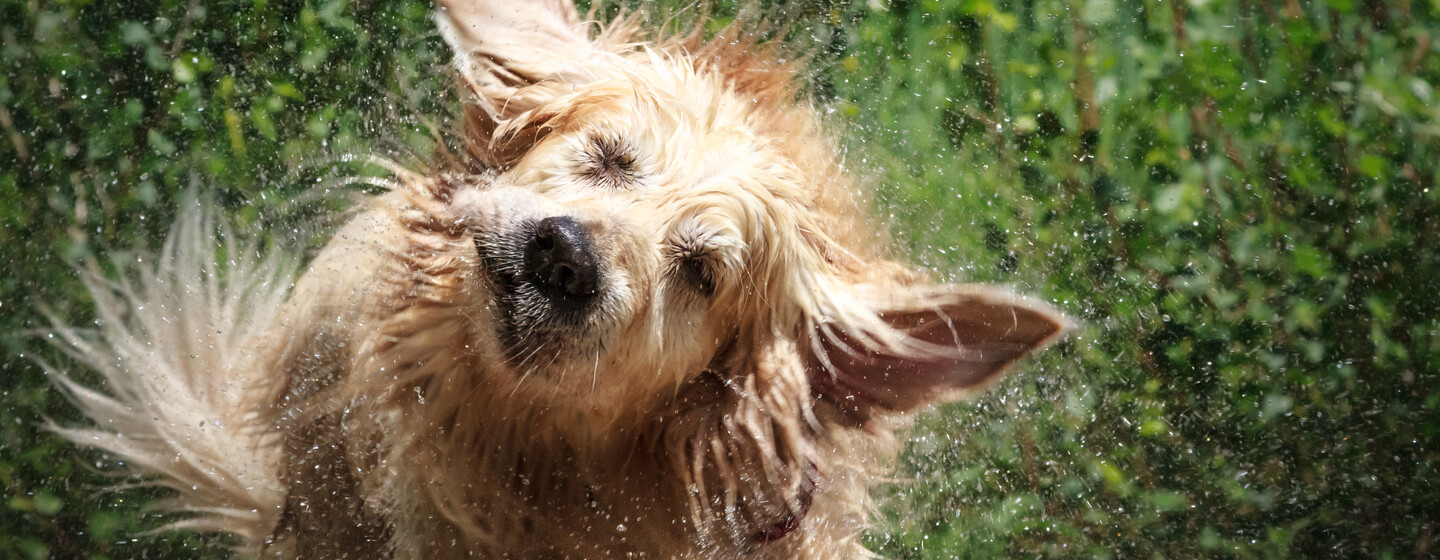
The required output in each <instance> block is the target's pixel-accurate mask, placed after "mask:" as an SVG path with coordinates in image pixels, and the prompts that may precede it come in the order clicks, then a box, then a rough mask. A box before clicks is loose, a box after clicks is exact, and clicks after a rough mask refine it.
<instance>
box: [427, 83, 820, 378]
mask: <svg viewBox="0 0 1440 560" xmlns="http://www.w3.org/2000/svg"><path fill="white" fill-rule="evenodd" d="M617 63H624V64H627V66H628V65H630V63H629V62H628V61H623V60H622V61H617ZM654 65H655V66H658V68H657V67H652V66H651V65H649V64H634V65H633V67H629V68H626V70H627V72H625V73H624V74H623V75H622V76H621V77H619V78H617V79H615V80H613V81H609V82H605V83H600V84H595V85H590V86H586V87H579V88H576V91H574V92H572V93H568V94H567V95H566V96H564V97H565V98H563V99H558V100H557V101H556V103H558V104H560V106H562V107H564V113H563V114H555V115H553V116H547V120H546V122H545V124H544V126H545V127H547V128H546V130H544V131H543V135H542V136H541V137H539V138H522V139H517V140H516V141H521V142H531V141H533V143H531V144H529V145H527V146H525V147H524V149H523V150H520V151H519V152H518V153H517V154H516V155H515V157H514V160H513V161H511V162H506V165H505V166H504V168H503V171H502V172H501V173H499V174H498V176H496V177H494V178H493V179H492V180H491V181H490V182H489V183H488V184H487V185H484V186H481V187H480V188H477V189H472V190H466V191H463V193H462V195H461V197H460V198H459V199H458V200H457V203H456V205H455V206H456V208H457V211H458V213H459V215H460V216H462V217H463V218H464V219H465V220H466V223H467V225H468V227H469V228H470V229H471V231H472V233H473V237H474V240H475V249H476V251H477V254H478V256H479V262H480V268H481V269H483V274H482V275H481V276H480V278H481V284H483V288H482V291H483V292H485V293H487V294H488V295H489V304H490V305H491V309H492V310H493V317H494V321H493V324H494V325H495V328H494V336H495V337H496V339H497V343H498V346H499V347H500V348H501V349H502V351H503V354H504V357H505V360H506V361H507V364H509V366H510V367H505V368H500V369H502V370H504V371H506V372H508V373H509V374H511V375H515V376H517V379H516V382H517V383H519V382H520V378H524V383H526V384H542V385H547V384H548V385H550V386H551V388H552V389H553V390H554V391H557V392H559V393H561V394H564V395H567V396H574V397H580V398H585V397H587V396H595V395H600V396H604V397H605V398H609V397H612V396H614V395H615V391H614V390H613V389H606V388H602V387H601V386H602V385H607V386H608V385H612V384H615V383H623V384H625V385H626V387H627V389H628V390H635V391H639V392H641V393H647V392H653V391H654V390H657V389H659V388H660V387H662V386H665V385H669V386H670V387H675V386H677V385H678V384H679V383H681V382H683V381H684V380H685V377H686V376H687V375H692V374H695V373H698V372H700V371H702V370H703V369H704V368H705V367H706V366H707V364H708V362H709V361H711V360H712V359H713V358H714V357H715V356H716V353H717V351H718V349H719V348H720V347H721V346H722V345H724V344H725V343H726V341H728V340H732V339H733V337H734V336H735V335H736V332H735V330H736V328H737V321H736V317H738V316H740V315H743V314H745V313H747V311H745V310H744V308H745V307H746V306H747V305H748V304H749V302H751V301H753V299H754V298H755V297H757V296H763V294H764V292H765V291H766V289H767V284H766V283H767V282H769V280H770V279H768V278H765V277H764V275H765V274H767V272H765V269H767V268H769V266H770V265H769V263H768V262H766V261H767V260H768V259H772V258H774V257H776V256H777V255H773V254H769V252H768V251H766V249H767V245H769V246H770V247H769V248H772V249H778V250H780V251H782V252H790V251H794V250H795V249H794V248H791V247H784V246H782V245H783V244H786V243H796V242H797V241H798V240H796V239H791V238H794V237H798V233H799V232H797V231H795V229H794V228H795V224H785V223H776V217H779V216H785V215H786V214H789V213H793V212H794V210H793V209H787V208H782V206H785V205H789V204H794V201H792V200H787V199H786V197H787V196H791V193H792V192H798V189H799V185H797V184H796V183H797V181H798V180H799V178H800V174H799V173H797V172H796V171H795V170H794V166H793V164H792V163H791V162H789V161H787V160H786V158H785V157H784V156H783V155H782V154H780V153H777V151H776V150H774V149H772V148H770V147H768V146H766V145H765V143H764V142H763V141H761V140H760V139H759V138H758V137H757V135H756V134H755V133H754V132H753V131H751V130H749V129H748V127H747V126H746V123H744V122H743V121H741V120H740V117H741V116H743V115H742V114H741V113H740V111H738V110H736V109H735V108H731V107H727V106H726V105H730V104H736V102H735V101H734V100H731V99H725V100H724V101H722V102H721V103H720V104H719V105H720V107H718V108H715V107H713V106H711V107H705V106H701V107H694V106H692V105H693V104H692V103H689V102H688V100H691V99H696V98H700V99H704V101H705V103H707V104H710V103H714V100H715V97H716V95H715V93H716V90H718V89H719V87H720V85H719V84H716V83H713V80H711V79H706V78H705V77H703V76H697V75H695V74H693V72H685V73H683V74H680V75H678V76H677V75H676V74H677V70H681V68H680V67H679V66H678V64H675V63H672V62H670V61H663V60H657V61H655V62H654ZM757 274H759V275H760V277H758V278H757ZM627 392H628V391H627Z"/></svg>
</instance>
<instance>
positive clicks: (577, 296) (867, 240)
mask: <svg viewBox="0 0 1440 560" xmlns="http://www.w3.org/2000/svg"><path fill="white" fill-rule="evenodd" d="M437 20H438V22H439V24H440V27H441V32H442V34H443V35H444V37H445V38H446V40H447V41H448V42H449V43H450V45H451V47H452V48H453V49H454V50H455V52H456V64H457V68H458V70H459V75H460V77H461V78H462V83H463V84H464V88H463V89H464V90H465V94H466V97H467V105H466V111H465V119H466V135H467V141H468V143H469V146H468V150H469V156H470V158H471V159H472V160H473V161H475V162H476V163H477V164H478V165H476V167H477V168H481V169H484V170H486V171H485V172H484V173H480V174H475V175H466V176H454V177H450V178H447V179H445V180H444V181H442V182H443V183H445V187H444V188H443V189H442V190H443V191H444V192H443V193H441V194H439V195H435V194H434V193H431V195H429V196H432V198H438V199H443V200H440V201H439V202H434V201H432V202H433V203H434V204H435V205H438V206H437V208H438V207H439V206H443V209H437V210H433V211H430V215H431V216H432V217H439V216H443V218H441V219H440V220H439V221H440V222H444V223H441V224H440V225H439V226H437V227H439V228H441V229H447V228H448V229H447V231H451V232H452V233H453V232H454V231H457V229H456V228H460V229H463V237H464V239H465V241H466V247H465V250H467V251H471V252H472V254H471V255H469V257H470V259H469V260H468V261H467V262H466V263H463V266H464V267H468V268H469V270H459V271H457V272H455V274H457V275H459V276H460V277H461V280H460V281H458V282H457V283H456V285H457V286H460V287H463V291H464V295H463V296H462V297H464V298H466V299H465V301H464V302H463V305H461V306H460V307H461V308H462V311H463V312H464V316H465V317H466V318H467V319H468V322H469V324H468V326H467V329H468V330H471V331H473V332H471V333H468V336H470V337H471V339H470V340H467V341H466V343H465V345H466V347H467V348H468V349H469V351H471V352H472V353H474V354H480V355H483V356H484V358H483V359H482V360H481V361H482V362H483V363H482V364H481V365H482V366H483V367H484V369H485V370H486V371H485V372H484V375H485V376H488V377H490V378H492V379H499V380H501V381H497V383H500V382H503V383H508V384H509V385H510V386H513V387H514V388H513V393H512V396H513V397H514V399H513V400H517V401H523V402H526V403H528V405H527V406H543V407H555V408H571V409H574V410H577V411H581V410H584V411H590V412H589V413H593V414H599V415H600V416H604V417H606V420H607V421H608V420H614V419H615V418H616V415H617V414H620V412H619V411H622V410H623V411H639V412H641V413H643V412H644V411H647V410H652V409H654V407H659V406H664V403H665V402H666V401H667V399H671V398H673V397H674V396H676V395H677V394H678V393H679V389H680V388H681V387H682V386H684V385H685V384H686V383H688V382H690V381H692V380H694V379H696V378H697V377H699V376H701V375H702V374H703V373H705V372H716V373H717V374H718V375H719V376H721V377H727V378H733V377H737V376H743V375H748V374H750V373H751V372H750V371H748V370H752V369H755V368H757V367H758V366H757V362H758V358H756V356H758V355H759V354H761V353H762V352H761V351H763V350H765V349H767V348H771V347H773V346H774V344H775V343H776V341H786V342H787V343H788V344H789V346H787V347H788V348H793V349H795V352H797V353H798V355H797V356H796V359H795V360H793V362H794V363H795V364H797V365H796V368H798V369H800V370H803V371H792V372H785V373H783V374H777V375H783V376H787V378H788V379H790V380H791V381H792V382H793V383H799V384H803V385H806V387H803V388H800V387H797V389H800V390H803V391H804V392H805V393H806V394H808V395H813V396H814V397H816V398H819V399H821V400H825V401H827V402H831V403H834V404H836V406H837V407H839V408H842V409H844V410H846V411H847V412H846V414H848V415H850V417H852V418H854V419H856V420H857V421H864V419H866V418H868V417H869V415H871V414H872V413H874V412H876V411H906V410H910V409H912V408H915V407H917V406H920V405H922V404H925V403H927V402H930V401H932V400H935V399H938V398H944V397H947V396H951V395H954V394H956V393H960V392H964V391H966V390H970V389H973V388H975V387H977V386H980V385H983V384H985V383H986V382H988V381H989V380H991V379H992V378H994V377H995V375H996V373H998V372H999V371H1000V370H1001V369H1002V368H1003V367H1004V366H1005V365H1007V364H1009V363H1010V362H1012V361H1014V360H1015V359H1017V358H1018V357H1020V356H1021V355H1023V354H1024V353H1026V352H1028V351H1030V350H1032V349H1034V348H1036V347H1038V346H1041V345H1043V344H1045V343H1047V342H1048V341H1050V340H1052V339H1053V338H1054V337H1055V336H1057V335H1058V334H1059V333H1060V332H1061V331H1062V330H1064V328H1065V321H1064V319H1063V318H1062V317H1061V316H1060V315H1058V314H1056V313H1054V312H1052V311H1050V310H1049V309H1048V308H1047V307H1045V306H1044V305H1038V304H1033V303H1026V302H1025V301H1023V300H1022V298H1019V297H1017V296H1013V295H1010V294H1008V293H1006V292H999V291H992V290H985V289H981V288H977V287H973V286H935V285H930V284H927V283H924V282H922V281H920V280H919V276H918V275H916V274H914V273H911V272H909V271H907V270H906V269H904V267H901V266H899V265H897V264H895V263H893V262H891V261H888V260H886V259H883V258H879V257H877V256H876V254H877V253H876V251H875V250H874V247H873V246H874V245H876V243H874V241H873V239H872V237H873V236H872V234H870V233H868V231H869V230H868V228H867V227H866V223H865V220H864V217H863V212H861V211H860V210H859V208H858V207H859V206H860V203H858V202H857V200H859V197H858V196H857V195H856V194H855V189H854V187H853V184H852V183H851V182H850V181H849V180H848V179H847V178H846V177H845V175H844V173H843V172H842V171H841V170H840V169H839V165H838V162H837V157H836V155H835V154H834V150H833V148H832V146H830V144H829V143H828V142H827V141H826V140H825V137H824V136H823V135H822V134H821V133H820V132H819V130H818V128H817V125H816V122H815V117H814V114H813V112H812V111H811V110H810V109H809V108H808V106H806V105H805V104H804V103H803V102H802V101H801V100H800V99H799V96H798V95H796V93H795V90H794V89H792V83H791V82H792V81H793V76H794V71H793V69H792V68H790V67H789V66H788V65H787V63H786V62H785V61H783V60H782V59H779V58H778V57H775V56H767V55H766V53H765V49H757V48H755V45H754V44H753V42H749V41H746V40H745V39H744V38H743V36H740V35H738V34H736V33H732V34H729V35H725V36H723V37H722V38H720V39H717V40H712V41H709V42H702V41H700V40H698V39H696V38H695V37H693V36H692V37H685V38H678V39H669V40H659V41H657V42H638V40H637V39H636V37H637V32H636V30H635V27H634V26H633V25H630V24H627V23H625V22H623V21H622V22H618V23H615V24H612V25H611V26H610V27H609V28H608V29H606V30H603V31H600V32H598V33H596V34H595V35H596V36H595V37H594V38H592V37H591V33H590V31H591V28H590V27H587V25H585V24H582V23H581V22H580V20H579V18H578V16H577V14H576V12H575V9H574V7H573V5H571V4H570V3H569V2H568V1H565V0H533V1H529V2H498V1H497V2H487V1H471V0H450V1H445V2H441V9H440V12H439V14H438V16H437ZM433 221H434V220H432V222H433ZM412 252H413V250H412ZM415 266H420V267H422V268H423V267H424V266H432V267H433V266H434V265H433V263H432V265H415ZM457 266H459V265H457ZM446 270H450V269H446Z"/></svg>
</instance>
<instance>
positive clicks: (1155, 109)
mask: <svg viewBox="0 0 1440 560" xmlns="http://www.w3.org/2000/svg"><path fill="white" fill-rule="evenodd" d="M121 4H126V5H121ZM128 4H135V5H134V6H129V5H128ZM142 4H143V3H136V2H125V3H120V2H93V3H86V2H60V3H20V2H18V1H16V0H0V39H3V40H0V67H3V68H4V70H3V71H0V108H3V109H4V113H3V114H0V117H3V118H0V125H3V126H0V333H7V334H6V335H5V336H3V338H0V341H3V344H4V345H5V347H6V354H5V357H4V358H3V360H4V361H3V362H0V378H3V379H4V381H3V382H0V431H3V433H0V484H3V490H4V492H5V496H4V499H3V501H0V556H5V557H16V558H42V557H46V556H51V557H57V558H72V557H79V558H84V557H109V558H129V557H136V556H139V555H140V554H141V552H142V551H151V552H155V553H158V554H155V555H158V556H163V557H196V556H202V557H203V556H209V555H214V554H215V552H214V550H213V549H212V548H208V544H207V543H208V542H209V541H207V540H205V539H202V538H199V537H195V536H183V535H182V536H174V535H167V536H158V537H157V536H142V535H140V532H141V531H142V530H143V529H144V528H147V527H152V526H153V525H154V523H155V521H156V520H155V519H153V516H147V515H143V513H144V512H145V511H146V504H147V503H148V501H149V500H150V499H151V498H153V496H151V495H149V494H147V493H145V492H137V491H131V492H121V493H115V494H103V495H97V494H96V493H95V490H94V489H95V488H96V487H97V485H99V484H101V483H102V482H103V481H105V480H107V479H106V478H105V476H104V474H103V473H102V472H99V471H98V470H97V466H96V465H97V464H99V463H100V462H101V459H102V458H101V457H99V456H97V455H94V454H90V453H84V452H79V451H76V450H74V449H73V448H71V447H69V446H67V445H65V444H63V443H60V442H59V441H57V440H56V439H55V438H53V437H50V436H48V435H46V434H44V433H43V432H42V431H41V430H39V429H38V423H39V422H40V419H41V418H42V417H45V416H48V417H52V418H56V419H59V420H61V421H75V420H76V419H75V417H74V413H73V411H71V410H70V408H69V406H68V405H67V404H66V403H64V402H62V401H61V400H60V399H58V398H57V395H56V394H55V393H54V392H53V391H51V390H50V389H49V388H48V386H47V380H46V379H45V377H44V375H43V373H42V372H41V371H40V370H39V369H38V368H37V367H36V366H35V365H34V364H33V363H32V362H31V361H30V359H29V358H30V357H31V354H30V353H31V352H37V351H38V352H42V353H44V352H45V349H44V344H43V343H42V342H41V341H38V340H36V339H35V338H33V336H31V335H30V332H31V331H33V329H36V328H38V327H41V326H43V325H44V324H45V322H44V320H43V317H42V315H41V314H40V309H41V307H42V306H49V308H50V309H52V310H53V311H54V312H55V313H57V314H59V315H60V316H62V317H67V318H70V319H71V320H81V319H82V318H84V317H85V316H86V308H85V307H86V304H85V303H84V302H85V298H84V297H83V296H82V295H81V290H80V289H79V283H78V281H77V280H76V279H75V277H74V274H73V273H72V272H70V271H71V270H73V269H74V268H75V267H76V266H81V267H93V268H96V269H100V270H109V269H113V267H114V263H117V262H122V261H126V260H129V259H133V258H135V256H134V253H132V252H131V250H132V249H133V248H135V247H137V246H146V245H151V246H153V245H154V244H156V243H157V242H158V239H159V238H160V237H161V235H162V233H163V231H164V229H165V227H166V224H168V221H169V217H170V216H171V215H172V214H173V212H174V210H175V208H176V205H177V204H178V203H179V200H180V199H181V197H182V193H183V192H185V191H186V190H187V189H191V188H196V187H199V188H202V189H203V190H205V191H206V192H210V193H213V196H214V197H215V198H216V200H217V201H218V202H219V203H220V204H222V205H223V206H224V207H225V208H226V209H227V210H229V211H230V213H231V215H232V217H233V219H234V220H235V221H236V222H237V223H239V224H240V225H241V226H242V228H251V229H250V230H249V231H250V232H251V233H255V232H256V231H257V230H256V229H255V228H256V227H257V225H258V224H261V223H263V224H266V225H267V228H266V229H267V230H268V231H271V232H285V233H280V234H278V237H277V238H276V239H274V240H273V242H275V243H283V244H287V245H290V246H301V247H314V246H315V245H316V244H317V243H318V242H320V241H323V232H324V231H325V227H324V226H322V227H320V228H318V229H317V228H308V227H307V228H304V229H301V228H298V227H294V226H295V225H297V224H309V223H311V222H313V221H315V218H316V217H317V216H322V215H325V211H326V210H327V209H335V208H340V207H343V206H344V204H345V198H346V196H347V193H353V192H355V191H357V190H358V189H357V188H355V187H348V186H345V185H341V184H339V181H338V179H337V178H339V177H344V176H350V175H355V174H365V173H371V174H374V173H377V170H374V169H369V168H367V167H366V166H365V165H363V164H359V163H354V162H353V161H347V159H349V158H346V157H344V156H346V155H368V154H381V155H385V156H388V157H397V158H400V159H402V160H404V159H405V158H407V157H409V155H410V154H414V155H416V156H417V157H424V156H425V155H426V154H428V153H429V152H430V151H431V150H432V149H433V147H434V142H435V140H434V136H433V135H432V133H431V130H432V129H441V130H443V129H445V128H447V127H449V126H451V124H450V123H449V121H448V118H449V116H450V115H451V114H452V110H453V104H454V99H453V97H451V96H449V95H448V94H446V93H445V92H446V88H447V87H448V85H449V84H448V82H447V78H446V76H444V75H443V72H439V71H438V69H440V68H441V65H443V64H444V61H445V59H446V56H447V55H446V52H445V49H444V48H443V45H441V43H440V41H439V39H438V37H437V36H436V35H435V34H434V33H433V32H432V31H431V24H430V22H429V21H428V19H427V17H428V11H429V8H428V6H427V5H426V4H425V3H423V2H410V3H403V4H397V5H395V6H387V7H385V8H383V9H382V8H380V7H377V6H374V5H371V4H368V3H362V4H358V5H354V6H351V5H347V4H344V3H340V2H331V3H318V2H311V3H307V4H294V3H287V4H283V5H282V4H281V3H279V2H274V3H270V2H266V1H264V0H259V1H256V2H251V3H226V4H224V5H214V4H209V3H206V4H203V5H202V4H201V3H195V4H194V5H193V6H192V5H189V4H184V3H178V2H174V1H168V2H160V3H155V4H154V5H151V6H148V7H139V6H140V5H142ZM871 4H877V5H886V3H885V2H873V3H871ZM726 7H727V5H721V6H720V8H721V10H720V11H721V12H722V13H723V12H725V11H726V10H725V8H726ZM191 8H200V9H191ZM794 11H795V12H797V14H799V13H800V12H803V14H799V15H798V16H797V19H798V20H799V21H800V22H801V23H799V24H797V25H798V27H797V32H795V33H792V37H795V38H797V39H798V40H801V41H811V40H813V42H814V45H815V49H816V50H817V52H818V54H817V55H816V58H815V61H814V64H815V67H816V72H815V76H814V82H815V85H814V87H813V93H814V94H815V95H816V96H818V97H819V98H820V99H821V100H822V102H823V103H825V104H826V105H827V106H828V107H831V108H833V109H835V115H836V120H837V121H843V123H844V124H845V125H846V126H848V127H849V131H848V136H847V137H848V138H849V143H848V144H849V146H850V150H849V153H848V155H847V161H848V162H849V164H850V166H851V167H852V168H854V169H855V170H856V171H857V172H859V173H860V174H861V175H862V176H864V177H866V178H867V180H869V181H872V182H874V183H875V184H876V185H877V191H878V194H879V197H878V198H879V200H877V202H876V206H877V213H876V214H877V219H880V220H885V221H888V222H890V224H891V226H892V227H893V228H894V229H895V230H896V231H897V236H896V237H897V239H898V240H899V242H900V244H901V245H902V246H903V247H904V248H906V249H907V250H908V251H909V253H910V254H911V255H912V256H913V258H914V259H915V261H916V262H917V263H921V264H922V265H923V266H926V267H928V268H930V269H933V270H934V271H935V274H936V275H937V276H938V277H940V278H943V279H948V280H963V281H970V280H973V281H985V282H1000V283H1008V284H1013V285H1016V286H1017V287H1018V288H1019V289H1021V290H1024V291H1029V292H1034V293H1038V294H1042V295H1043V296H1045V297H1046V298H1049V299H1052V300H1054V301H1055V302H1056V304H1057V305H1059V306H1060V307H1062V308H1063V309H1065V310H1067V311H1068V312H1070V313H1071V314H1072V315H1074V316H1075V317H1076V318H1077V319H1078V320H1079V321H1080V322H1081V323H1082V325H1083V327H1082V328H1081V329H1080V330H1079V331H1078V332H1076V333H1075V335H1074V336H1073V337H1072V338H1071V339H1070V340H1069V341H1067V342H1065V343H1063V344H1061V345H1060V346H1059V347H1057V348H1056V349H1054V350H1052V351H1050V352H1049V353H1047V354H1046V355H1045V356H1043V357H1042V358H1041V359H1039V360H1036V361H1034V362H1033V363H1031V364H1030V365H1028V366H1026V367H1024V368H1023V369H1022V370H1021V371H1020V372H1018V373H1017V374H1016V375H1015V376H1013V377H1012V378H1011V380H1009V381H1007V382H1006V383H1004V384H1002V385H1001V386H1000V387H999V388H997V389H996V390H995V391H993V392H992V393H990V394H989V395H987V396H986V397H984V398H983V399H981V400H979V401H977V402H974V403H957V404H952V405H947V406H945V407H942V408H941V409H940V410H939V411H938V412H936V413H930V414H927V415H925V416H924V417H923V419H922V423H921V426H920V428H919V429H918V430H917V432H916V433H915V434H914V435H915V438H914V443H913V445H912V446H911V450H910V452H909V453H907V455H906V457H905V459H904V460H903V461H902V465H901V476H900V478H902V479H909V480H910V481H909V482H903V483H900V484H896V485H894V486H893V487H890V488H887V489H886V490H885V491H884V492H882V493H883V494H884V496H885V502H886V508H885V524H884V526H883V527H882V528H881V529H880V530H877V531H875V532H874V533H873V534H872V535H870V536H869V540H870V542H871V544H872V545H873V546H874V547H875V548H877V549H878V550H880V551H881V552H882V553H883V554H885V555H887V556H890V557H896V558H951V557H961V558H989V557H996V556H1014V557H1035V556H1043V557H1077V558H1088V557H1099V556H1110V557H1126V558H1137V557H1142V558H1150V557H1169V558H1211V557H1237V558H1280V557H1296V558H1316V557H1382V558H1384V557H1395V558H1411V557H1427V556H1434V555H1436V554H1440V552H1437V550H1440V543H1437V542H1435V541H1436V537H1435V534H1436V532H1437V527H1436V524H1437V522H1440V513H1437V512H1440V473H1437V472H1436V465H1440V446H1437V439H1440V410H1437V409H1440V379H1437V359H1440V251H1437V249H1436V247H1440V189H1437V187H1436V179H1437V177H1440V170H1437V166H1440V119H1437V116H1440V115H1437V112H1440V103H1437V99H1436V96H1437V95H1440V92H1436V91H1435V90H1434V87H1435V85H1436V84H1440V52H1437V51H1440V41H1436V40H1435V39H1433V38H1436V37H1440V5H1437V3H1436V2H1435V1H1433V0H1411V1H1408V2H1403V1H1402V2H1382V1H1379V0H1354V1H1351V0H1330V1H1328V2H1303V1H1297V0H1240V1H1236V2H1224V1H1219V0H1211V1H1208V2H1207V1H1204V0H1194V1H1190V2H1182V3H1177V2H1158V1H1153V0H1145V1H1123V0H1091V1H1080V0H1075V1H1070V2H1065V1H1059V0H1049V1H1046V0H1037V1H1034V2H1019V1H1004V0H997V1H993V2H991V1H983V0H964V1H959V2H935V1H927V2H890V3H888V9H886V10H884V11H880V10H875V9H873V8H872V7H870V5H868V4H867V3H866V2H864V1H857V2H848V3H847V2H832V3H828V4H823V5H818V6H817V5H807V6H804V7H803V9H797V10H794ZM187 14H188V15H187ZM317 185H318V186H319V188H318V189H317ZM317 193H319V194H317ZM325 225H326V226H328V225H330V224H325ZM22 354H24V356H25V357H22V356H21V355H22ZM152 556H154V555H152Z"/></svg>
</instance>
